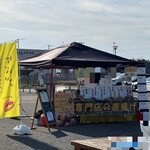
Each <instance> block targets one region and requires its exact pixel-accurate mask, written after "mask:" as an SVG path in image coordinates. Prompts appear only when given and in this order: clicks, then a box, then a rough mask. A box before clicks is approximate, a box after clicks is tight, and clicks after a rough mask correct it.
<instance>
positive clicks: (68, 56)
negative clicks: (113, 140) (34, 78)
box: [20, 42, 144, 126]
mask: <svg viewBox="0 0 150 150" xmlns="http://www.w3.org/2000/svg"><path fill="white" fill-rule="evenodd" d="M20 64H21V66H23V67H29V68H34V69H39V68H47V69H51V71H53V69H54V68H61V69H62V68H76V69H77V68H86V67H103V68H105V69H106V68H109V67H117V66H124V67H129V66H135V67H137V65H139V67H140V68H141V65H142V64H138V63H137V62H135V61H132V60H129V59H126V58H123V57H120V56H116V55H113V54H109V53H106V52H104V51H100V50H97V49H94V48H91V47H88V46H86V45H83V44H80V43H76V42H74V43H71V44H69V45H66V46H61V47H58V48H56V49H54V50H51V51H48V52H46V53H44V54H42V55H40V56H37V57H33V58H29V59H26V60H22V61H21V62H20ZM143 76H144V75H143ZM111 80H112V79H111V77H108V76H105V77H104V78H101V79H100V81H99V83H88V84H84V85H83V84H81V85H79V86H78V89H77V90H75V91H74V90H71V89H68V92H69V93H72V95H74V96H73V97H71V96H69V97H68V95H67V94H66V97H68V99H67V100H66V101H65V99H63V98H66V97H65V96H64V95H63V94H62V93H53V92H54V91H52V89H53V88H52V87H53V73H51V84H50V101H54V110H55V111H57V114H59V115H57V116H56V115H55V116H56V121H57V122H58V121H59V122H60V121H61V123H62V121H66V120H67V119H68V118H69V117H70V118H69V119H70V120H71V119H73V118H72V114H73V113H72V111H73V112H74V115H75V116H76V120H77V121H78V122H79V123H95V122H97V123H98V122H122V121H128V120H137V110H138V101H137V99H135V98H134V96H133V93H132V88H131V86H130V85H121V86H113V85H112V84H111ZM73 91H74V92H73ZM63 92H64V93H65V91H63ZM52 95H54V96H52ZM56 95H57V96H56ZM56 97H57V98H58V97H60V99H59V100H58V99H56ZM70 98H71V99H70ZM58 101H59V103H58ZM58 104H59V105H58ZM62 105H68V107H67V108H66V109H63V108H61V107H62ZM72 106H73V107H74V108H72ZM58 110H59V111H60V112H58ZM70 112H71V113H70ZM61 114H63V115H61ZM65 114H67V115H65ZM69 115H70V116H69ZM61 116H62V117H61ZM60 118H62V119H60ZM69 123H70V121H69ZM62 124H63V125H65V124H64V122H63V123H62ZM66 126H68V123H67V125H66Z"/></svg>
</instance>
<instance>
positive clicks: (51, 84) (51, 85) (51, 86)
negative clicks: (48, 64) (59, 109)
mask: <svg viewBox="0 0 150 150" xmlns="http://www.w3.org/2000/svg"><path fill="white" fill-rule="evenodd" d="M52 91H53V68H51V82H50V96H49V101H50V102H51V100H52Z"/></svg>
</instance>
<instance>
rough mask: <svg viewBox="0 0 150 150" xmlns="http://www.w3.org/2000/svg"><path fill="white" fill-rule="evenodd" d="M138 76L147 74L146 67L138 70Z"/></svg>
mask: <svg viewBox="0 0 150 150" xmlns="http://www.w3.org/2000/svg"><path fill="white" fill-rule="evenodd" d="M137 74H146V68H145V67H138V68H137Z"/></svg>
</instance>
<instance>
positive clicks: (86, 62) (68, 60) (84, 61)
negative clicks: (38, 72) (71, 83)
mask: <svg viewBox="0 0 150 150" xmlns="http://www.w3.org/2000/svg"><path fill="white" fill-rule="evenodd" d="M137 64H138V62H136V61H132V60H130V59H126V58H123V57H120V56H116V55H113V54H110V53H107V52H104V51H101V50H97V49H94V48H91V47H88V46H86V45H83V44H80V43H77V42H73V43H71V44H68V45H66V46H61V47H58V48H55V49H53V50H50V51H48V52H45V53H44V54H41V55H39V56H35V57H32V58H29V59H25V60H22V61H20V65H21V66H23V67H29V68H35V69H36V68H37V69H38V68H47V69H48V68H52V67H81V68H82V67H104V68H105V67H116V66H117V65H123V66H135V65H137Z"/></svg>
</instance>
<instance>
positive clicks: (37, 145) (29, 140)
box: [7, 135, 59, 150]
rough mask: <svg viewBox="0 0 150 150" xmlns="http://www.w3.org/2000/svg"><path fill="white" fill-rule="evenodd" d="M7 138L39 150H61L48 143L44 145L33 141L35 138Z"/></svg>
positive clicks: (9, 136)
mask: <svg viewBox="0 0 150 150" xmlns="http://www.w3.org/2000/svg"><path fill="white" fill-rule="evenodd" d="M7 137H8V138H10V139H12V140H14V141H18V142H20V143H22V144H25V145H27V146H29V147H31V148H33V149H39V150H40V149H41V150H42V149H45V150H48V149H50V150H59V149H58V148H56V147H53V146H51V145H48V144H46V143H43V142H41V141H38V140H36V139H33V138H31V137H29V136H26V137H24V136H11V135H7Z"/></svg>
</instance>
